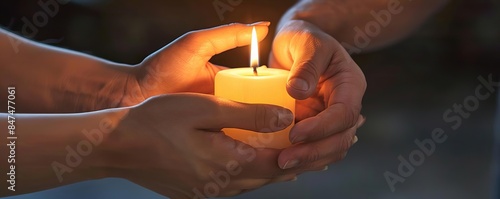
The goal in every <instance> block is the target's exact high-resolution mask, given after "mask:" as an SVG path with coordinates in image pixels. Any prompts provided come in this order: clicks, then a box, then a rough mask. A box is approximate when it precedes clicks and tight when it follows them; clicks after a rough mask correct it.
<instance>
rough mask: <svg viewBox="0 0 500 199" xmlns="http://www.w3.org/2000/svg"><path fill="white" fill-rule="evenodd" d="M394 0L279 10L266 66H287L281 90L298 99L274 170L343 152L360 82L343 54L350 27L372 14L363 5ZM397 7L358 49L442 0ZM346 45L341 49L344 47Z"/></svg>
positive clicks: (374, 7)
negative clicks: (287, 142)
mask: <svg viewBox="0 0 500 199" xmlns="http://www.w3.org/2000/svg"><path fill="white" fill-rule="evenodd" d="M394 1H397V0H375V1H370V2H367V1H361V0H353V1H344V0H303V1H299V2H298V3H297V4H296V5H294V6H293V7H292V8H290V9H289V10H288V12H287V13H286V14H285V15H284V16H283V18H282V19H281V21H280V23H279V25H278V31H277V34H276V36H275V38H274V42H273V50H272V52H271V54H270V66H271V67H274V68H284V69H289V70H290V75H289V80H288V81H289V82H288V84H287V90H288V93H289V94H290V95H291V96H292V97H294V98H296V99H298V100H299V101H297V106H296V114H297V120H298V121H299V122H298V123H297V124H296V125H295V126H294V128H293V129H292V130H291V132H290V141H291V142H292V143H294V144H296V145H294V146H292V147H290V148H287V149H285V150H283V151H282V152H281V154H280V156H279V159H278V164H279V165H280V167H281V168H284V169H290V168H294V167H298V168H299V169H308V168H317V167H319V166H320V165H327V164H331V163H334V162H337V161H338V160H341V159H343V158H344V157H345V155H346V153H347V151H348V149H349V148H350V147H351V146H352V143H355V141H354V140H356V141H357V137H355V133H356V127H357V126H358V125H357V124H360V123H361V124H362V123H363V122H364V118H363V117H362V116H361V115H360V111H361V106H362V105H361V103H362V98H363V95H364V92H365V90H366V80H365V77H364V75H363V72H362V71H361V69H360V68H359V66H358V65H357V64H356V63H355V62H354V61H353V60H352V59H351V57H350V55H349V52H348V51H346V49H349V48H347V46H342V45H341V44H343V43H347V44H351V45H352V44H353V41H354V37H355V35H356V33H355V31H354V28H355V27H364V26H365V25H366V24H367V23H368V22H370V21H373V20H375V19H374V17H373V16H372V15H371V14H370V12H371V11H378V12H379V11H380V10H384V9H385V10H387V9H388V5H389V4H391V3H392V2H394ZM397 2H400V3H401V4H400V6H402V7H403V8H404V9H403V10H402V12H400V13H399V14H397V15H394V16H392V20H391V22H390V23H389V25H388V26H387V27H385V29H384V30H383V31H381V32H380V34H379V35H377V36H376V37H374V38H371V42H370V43H369V45H368V46H366V47H364V48H362V49H361V50H362V52H365V51H371V50H375V49H379V48H381V47H383V46H387V45H390V44H392V43H394V42H396V41H398V40H400V39H402V38H404V37H405V36H407V35H408V34H410V33H411V32H412V31H413V30H415V29H416V28H417V27H418V26H419V25H420V24H422V23H423V22H424V21H425V19H427V18H428V17H429V16H430V15H432V14H433V13H435V12H436V11H437V10H438V9H439V8H441V7H442V6H443V5H445V3H446V2H447V1H446V0H439V1H431V0H427V1H417V2H415V1H413V2H408V1H397ZM344 47H345V48H346V49H345V48H344Z"/></svg>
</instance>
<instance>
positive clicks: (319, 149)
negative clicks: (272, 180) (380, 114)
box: [270, 20, 366, 170]
mask: <svg viewBox="0 0 500 199" xmlns="http://www.w3.org/2000/svg"><path fill="white" fill-rule="evenodd" d="M270 66H271V67H276V68H285V69H290V70H291V71H290V76H289V80H288V84H287V91H288V93H289V94H290V95H291V96H292V97H294V98H296V99H298V101H297V106H296V118H297V120H298V121H300V122H298V123H297V124H296V125H295V126H294V127H293V129H292V130H291V132H290V141H291V142H292V143H294V144H295V145H294V146H292V147H290V148H287V149H285V150H283V152H282V153H281V154H280V156H279V160H278V162H279V165H280V167H282V168H287V169H288V168H293V167H296V168H297V169H302V170H320V169H324V168H325V165H327V164H330V163H333V162H336V161H338V160H341V159H343V158H344V157H345V155H346V153H347V151H348V149H349V148H350V147H351V145H352V144H354V143H355V142H356V141H357V137H355V134H356V129H357V128H358V127H359V126H360V125H361V124H362V123H363V122H364V118H363V117H362V116H360V110H361V101H362V98H363V94H364V92H365V89H366V81H365V77H364V75H363V72H362V71H361V69H360V68H359V67H358V66H357V64H356V63H355V62H354V61H353V60H352V59H351V57H350V56H349V54H348V53H347V52H346V51H345V50H344V48H343V47H342V46H341V45H340V44H339V42H337V41H336V40H335V39H334V38H333V37H331V36H330V35H328V34H327V33H325V32H323V31H322V30H320V29H319V28H317V27H316V26H314V25H313V24H311V23H308V22H305V21H300V20H291V21H289V22H288V23H287V24H284V26H283V27H282V28H281V30H280V31H279V32H278V34H277V35H276V38H275V40H274V43H273V50H272V53H271V62H270Z"/></svg>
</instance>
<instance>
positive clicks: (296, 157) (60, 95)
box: [0, 0, 445, 198]
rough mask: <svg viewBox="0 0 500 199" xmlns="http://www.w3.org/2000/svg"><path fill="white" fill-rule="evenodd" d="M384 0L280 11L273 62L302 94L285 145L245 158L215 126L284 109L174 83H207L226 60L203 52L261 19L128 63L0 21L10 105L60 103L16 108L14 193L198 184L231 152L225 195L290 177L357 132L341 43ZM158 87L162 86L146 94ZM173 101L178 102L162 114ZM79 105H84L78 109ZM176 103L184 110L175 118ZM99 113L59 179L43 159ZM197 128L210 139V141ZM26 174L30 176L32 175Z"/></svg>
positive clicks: (414, 22)
mask: <svg viewBox="0 0 500 199" xmlns="http://www.w3.org/2000/svg"><path fill="white" fill-rule="evenodd" d="M388 2H389V1H388V0H379V1H372V2H370V3H366V2H364V1H363V2H361V1H341V0H330V1H327V0H322V1H319V0H317V1H314V0H308V1H300V2H298V3H297V4H296V5H295V6H294V7H292V8H291V9H290V10H289V11H288V12H287V13H286V14H285V15H284V17H283V18H282V20H281V22H280V24H279V31H278V33H277V34H276V36H275V40H274V43H273V51H272V52H271V63H270V66H271V67H276V68H285V69H290V71H291V73H290V77H289V83H288V85H287V90H288V92H289V94H290V95H291V96H292V97H294V98H296V99H298V100H299V101H298V103H297V118H296V119H297V121H298V123H297V124H296V125H295V127H294V128H293V129H292V131H291V133H290V140H291V141H292V143H294V145H293V146H292V147H290V148H287V149H284V150H271V149H259V150H257V149H253V150H255V158H254V159H253V160H252V161H247V162H245V160H246V158H248V157H247V156H244V155H242V154H239V153H230V152H228V151H234V147H235V146H236V147H237V146H240V145H241V144H242V143H239V142H237V141H234V140H232V139H230V138H228V137H226V136H225V135H223V134H221V133H220V129H221V128H222V127H240V128H247V129H251V130H257V131H258V130H259V128H256V126H255V124H256V122H255V120H258V118H261V119H263V118H264V119H263V121H261V123H264V124H265V123H266V121H269V120H266V119H269V117H277V116H275V115H273V113H274V114H277V113H283V112H287V110H282V109H281V110H280V111H273V110H276V109H279V108H278V107H270V106H266V105H245V104H241V103H235V102H229V101H224V100H221V99H217V98H214V97H212V96H208V95H203V94H175V93H179V92H196V93H212V92H213V87H212V85H213V78H214V76H215V74H216V72H217V71H219V70H222V69H224V67H222V66H216V65H214V64H211V63H210V62H209V60H210V58H211V57H212V56H213V55H215V54H218V53H221V52H224V51H226V50H228V49H231V48H235V47H238V46H244V45H248V44H249V42H250V33H251V31H250V28H251V26H256V28H257V33H258V34H259V37H258V38H264V36H265V35H266V34H267V26H268V25H269V24H268V23H266V22H262V23H258V24H253V25H242V24H232V25H227V26H221V27H216V28H213V29H207V30H200V31H193V32H190V33H187V34H185V35H184V36H182V37H180V38H179V39H178V40H176V41H174V42H172V43H171V44H169V45H167V46H165V47H164V48H162V49H160V50H159V51H157V52H155V53H153V54H152V55H150V56H149V57H147V58H146V59H145V60H144V61H143V62H141V63H140V64H137V65H133V66H130V65H125V64H120V63H114V62H110V61H107V60H103V59H99V58H96V57H92V56H89V55H85V54H81V53H76V52H72V51H67V50H62V49H59V48H54V47H49V46H46V45H42V44H37V43H34V42H31V41H28V40H25V39H22V38H19V37H17V36H15V35H12V34H10V33H8V32H6V31H3V30H0V46H1V48H0V63H1V64H0V69H1V70H2V73H0V80H1V82H0V86H1V87H2V88H5V87H7V86H11V85H15V86H16V90H17V91H18V92H17V94H16V111H17V113H65V114H51V115H43V114H42V115H41V114H18V115H17V116H16V117H17V118H19V122H18V123H16V125H17V126H16V127H17V128H18V129H17V130H16V132H17V133H18V135H22V136H23V140H29V142H25V143H19V145H18V146H17V147H18V148H17V150H18V151H19V153H22V154H23V156H19V157H18V158H19V159H18V161H19V162H18V163H17V165H19V168H18V169H19V170H17V171H18V173H20V174H19V176H18V177H19V179H24V180H19V181H18V183H19V184H18V187H19V188H20V191H17V192H15V194H21V193H29V192H33V191H39V190H44V189H48V188H53V187H57V186H61V185H64V184H69V183H74V182H79V181H83V180H88V179H99V178H104V177H122V178H126V179H129V180H131V181H133V182H136V183H138V184H140V185H142V186H144V187H147V188H150V189H152V190H155V191H157V192H159V193H161V194H164V195H166V196H170V197H174V198H184V197H191V196H192V192H191V191H192V189H193V188H200V190H201V189H202V188H203V186H204V185H205V184H206V183H207V182H209V181H210V179H209V178H208V177H207V175H208V174H207V171H211V170H212V171H220V170H223V169H225V168H224V167H225V166H224V164H227V162H228V160H236V161H238V163H239V164H240V165H241V168H242V173H241V174H239V175H237V176H236V178H235V179H234V180H231V185H228V186H227V187H225V188H223V189H221V190H220V192H219V193H218V194H217V196H230V195H235V194H239V193H242V192H244V191H248V190H252V189H255V188H258V187H260V186H263V185H265V184H268V183H272V182H279V181H286V180H290V179H293V178H294V177H295V175H296V174H298V173H302V172H305V171H314V170H323V169H325V165H328V164H331V163H333V162H337V161H339V160H341V159H343V158H344V157H345V155H346V153H347V151H348V149H349V148H350V147H351V146H352V145H353V144H354V143H356V141H357V137H356V136H355V132H356V129H357V128H358V127H359V126H361V125H362V124H363V122H364V118H363V117H362V116H360V111H361V101H362V97H363V94H364V91H365V89H366V81H365V78H364V75H363V73H362V71H361V69H360V68H359V67H358V66H357V65H356V63H355V62H354V61H352V59H351V58H350V56H349V54H348V53H347V51H346V50H345V49H344V48H343V47H342V46H341V43H342V42H344V41H345V42H348V43H349V41H352V40H353V35H354V34H353V31H352V30H353V28H354V27H356V26H363V25H365V24H366V22H367V21H370V20H373V17H372V16H371V15H370V14H369V12H370V11H371V10H379V9H383V8H385V7H386V6H387V4H388ZM444 2H445V1H419V2H417V3H414V4H413V6H406V7H405V11H404V12H402V13H401V15H400V16H398V17H394V18H393V21H392V22H391V24H390V25H389V26H388V27H387V29H388V31H382V33H381V34H380V35H379V36H377V37H376V38H374V39H373V41H372V42H371V43H370V45H369V46H367V47H365V48H363V50H372V49H377V48H380V47H382V46H385V45H388V44H390V43H393V42H395V41H397V40H399V39H401V38H403V37H404V36H406V35H408V34H409V33H410V32H411V30H413V29H415V28H416V27H418V25H419V24H420V23H422V22H423V21H424V19H426V18H427V17H428V16H430V15H431V14H432V13H433V12H434V11H436V10H437V9H438V8H439V7H441V6H442V5H443V4H444ZM12 41H16V44H14V45H18V44H19V45H18V48H19V51H18V52H15V51H13V50H12V48H11V47H12V46H11V45H13V44H12ZM17 41H20V42H21V43H17ZM28 71H29V72H28ZM163 94H167V95H165V96H160V97H155V96H158V95H163ZM152 97H153V99H150V98H152ZM6 99H7V96H6V93H4V92H0V103H4V104H6V103H7V102H6ZM148 99H150V100H148ZM256 107H260V108H257V109H260V110H267V111H261V112H264V113H266V114H264V115H266V117H257V118H256V117H255V114H257V113H255V110H256ZM180 108H184V109H180ZM269 109H270V110H269ZM98 110H100V111H98ZM199 110H205V111H199ZM222 110H226V111H222ZM171 111H174V112H175V113H177V114H172V115H169V114H165V113H169V112H171ZM235 111H239V112H241V113H244V114H243V115H245V116H241V117H248V118H254V120H248V124H241V121H242V120H241V118H239V117H234V114H231V113H234V112H235ZM81 112H87V113H84V114H77V113H81ZM268 113H269V114H268ZM178 115H186V116H189V117H183V118H182V120H179V119H181V118H180V117H177V116H178ZM258 115H262V113H260V114H258ZM268 115H269V117H267V116H268ZM173 116H175V117H173ZM0 117H2V118H1V120H2V123H0V124H1V126H0V127H1V128H3V129H5V128H7V123H6V122H5V121H7V119H6V117H7V115H6V114H2V115H1V116H0ZM103 118H110V121H111V124H113V125H111V126H112V128H111V129H110V133H109V134H106V136H104V137H103V141H102V144H101V145H99V147H97V148H96V151H95V152H93V153H92V154H91V155H89V156H88V159H85V161H84V162H83V163H82V164H81V165H80V166H78V167H76V168H75V169H74V171H73V172H71V173H68V174H65V177H64V180H63V181H62V182H59V181H58V178H57V177H54V176H53V173H54V171H53V168H52V167H51V165H50V164H51V161H59V162H64V161H65V155H66V151H65V150H64V147H65V146H76V145H77V144H78V142H79V141H81V140H82V139H85V138H84V137H83V136H84V135H82V132H81V131H82V129H85V128H89V127H92V126H95V125H96V124H98V123H99V122H98V121H102V119H103ZM214 118H215V119H214ZM218 119H220V120H218ZM226 119H227V120H226ZM231 119H234V120H231ZM223 121H225V122H223ZM233 122H234V123H233ZM257 123H258V122H257ZM134 124H136V125H134ZM139 126H141V127H140V128H139ZM35 132H36V133H35ZM206 139H209V140H210V141H209V142H208V144H207V143H205V141H206ZM40 140H43V142H41V141H40ZM200 140H204V142H200ZM151 143H155V144H151ZM3 147H5V145H4V146H3ZM248 147H250V146H248ZM250 148H251V147H250ZM40 149H44V150H40ZM139 149H140V150H145V151H147V152H148V153H141V152H140V150H139ZM4 151H5V152H6V151H7V150H2V152H4ZM206 152H210V153H206ZM28 154H29V155H28ZM31 154H32V155H31ZM144 154H152V155H144ZM207 154H212V155H207ZM214 154H218V155H214ZM4 155H7V154H4ZM37 157H43V158H37ZM158 157H162V158H160V159H162V161H159V160H158V159H159V158H158ZM138 162H144V163H145V164H138ZM172 162H175V163H174V164H172ZM0 164H6V163H5V162H2V163H0ZM226 166H227V165H226ZM2 168H6V167H4V166H2ZM152 171H154V172H152ZM193 171H195V172H193ZM22 173H25V174H26V175H25V174H22ZM28 174H30V175H28ZM139 174H140V175H139ZM33 176H37V178H36V179H38V182H34V181H33V180H30V179H33ZM40 181H43V182H44V183H39V182H40ZM204 183H205V184H204ZM2 194H4V193H3V192H2ZM8 194H12V193H8ZM2 196H3V195H2Z"/></svg>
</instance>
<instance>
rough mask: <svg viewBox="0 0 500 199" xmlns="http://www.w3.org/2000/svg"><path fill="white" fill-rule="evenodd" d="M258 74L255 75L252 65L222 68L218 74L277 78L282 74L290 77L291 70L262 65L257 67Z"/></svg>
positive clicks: (252, 77)
mask: <svg viewBox="0 0 500 199" xmlns="http://www.w3.org/2000/svg"><path fill="white" fill-rule="evenodd" d="M257 71H258V75H255V74H254V72H253V69H252V68H251V67H243V68H232V69H226V70H221V71H219V72H218V74H217V75H225V76H233V77H238V78H250V79H267V78H276V77H281V76H286V77H288V73H289V71H287V70H283V69H277V68H267V66H261V67H258V69H257Z"/></svg>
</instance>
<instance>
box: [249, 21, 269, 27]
mask: <svg viewBox="0 0 500 199" xmlns="http://www.w3.org/2000/svg"><path fill="white" fill-rule="evenodd" d="M269 25H271V22H269V21H259V22H255V23H253V24H250V26H269Z"/></svg>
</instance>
